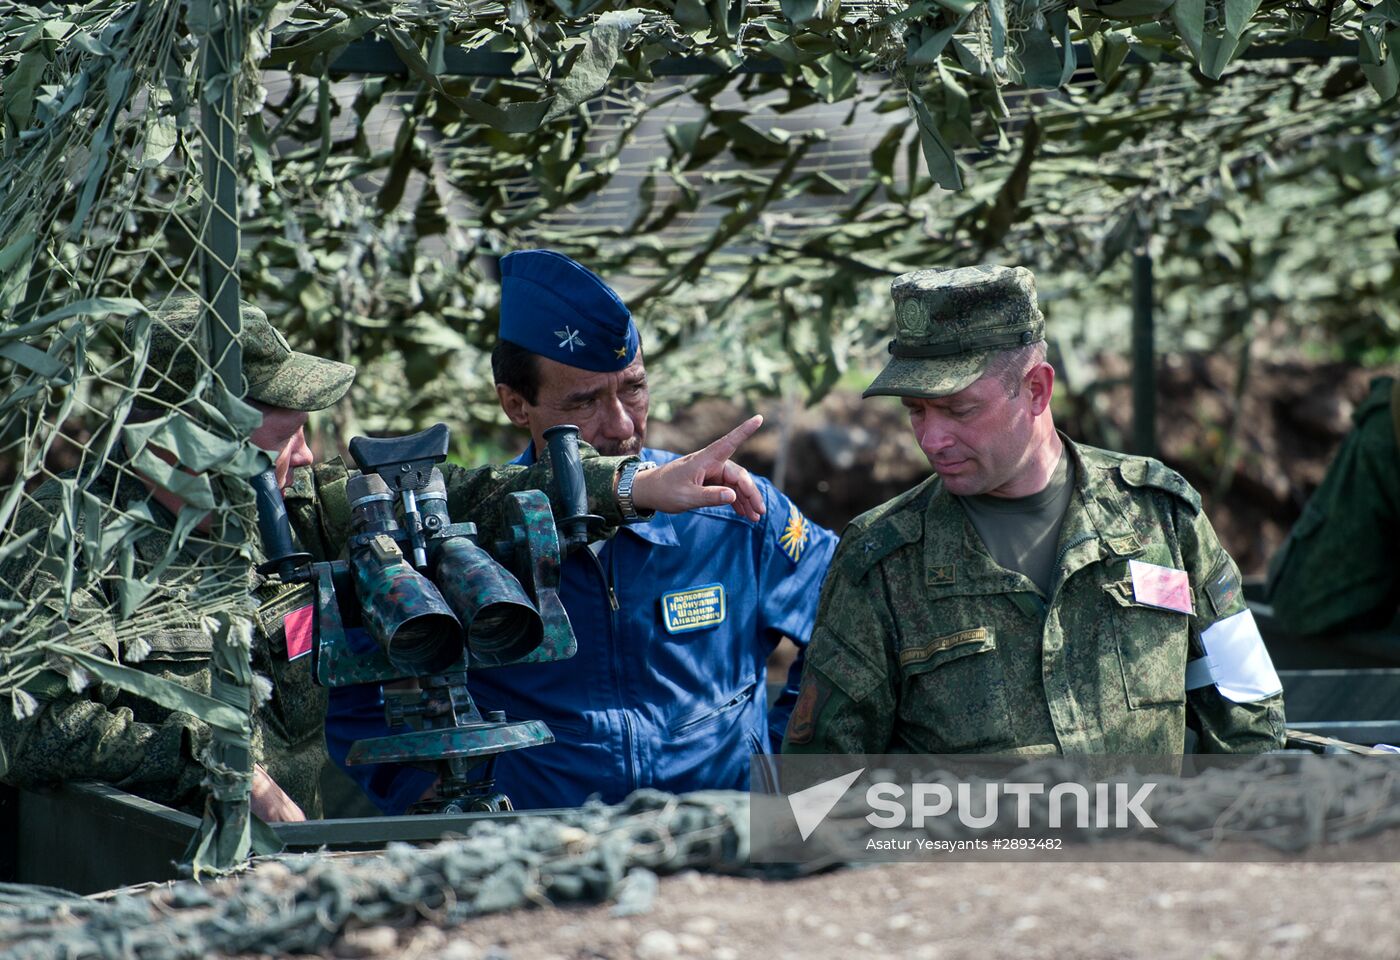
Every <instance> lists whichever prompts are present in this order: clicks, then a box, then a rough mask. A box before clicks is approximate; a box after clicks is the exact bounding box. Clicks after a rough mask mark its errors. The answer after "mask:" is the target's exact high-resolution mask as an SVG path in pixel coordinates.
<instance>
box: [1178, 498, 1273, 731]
mask: <svg viewBox="0 0 1400 960" xmlns="http://www.w3.org/2000/svg"><path fill="white" fill-rule="evenodd" d="M1177 521H1178V526H1177V529H1178V530H1179V531H1180V546H1181V555H1182V560H1183V562H1184V564H1185V566H1186V571H1187V573H1188V575H1189V576H1190V578H1191V584H1192V587H1193V593H1194V596H1193V597H1192V600H1193V605H1194V606H1195V613H1194V615H1193V616H1192V617H1191V638H1190V642H1191V656H1192V657H1193V658H1198V657H1201V656H1205V657H1207V658H1208V659H1209V660H1210V661H1211V663H1212V666H1213V670H1212V673H1213V676H1214V682H1212V683H1206V684H1205V685H1203V686H1199V687H1197V688H1196V689H1193V690H1190V691H1189V692H1188V693H1187V698H1186V699H1187V707H1188V712H1187V723H1188V724H1189V725H1190V726H1191V727H1192V728H1193V729H1195V730H1196V733H1197V734H1198V735H1199V736H1200V745H1199V749H1200V750H1201V752H1203V753H1259V752H1263V751H1265V750H1276V749H1279V748H1281V747H1282V746H1283V742H1284V717H1283V693H1282V687H1281V685H1280V684H1279V680H1278V674H1277V673H1275V672H1274V668H1273V664H1272V663H1271V662H1270V659H1269V652H1268V650H1267V649H1266V648H1265V646H1264V641H1263V638H1262V637H1261V636H1260V635H1259V627H1258V625H1257V624H1255V622H1254V615H1253V614H1252V613H1250V611H1249V608H1248V607H1247V606H1246V605H1245V602H1244V593H1243V590H1242V589H1241V587H1240V571H1239V567H1237V566H1236V565H1235V561H1234V560H1233V559H1232V558H1231V557H1230V555H1229V554H1228V553H1226V552H1225V548H1224V547H1222V546H1221V545H1220V540H1219V538H1217V537H1216V535H1215V530H1214V528H1212V526H1211V523H1210V520H1209V519H1207V518H1206V515H1205V512H1204V511H1198V512H1193V513H1191V514H1190V515H1189V516H1188V515H1187V514H1186V513H1185V512H1184V511H1179V512H1178V517H1177ZM1187 679H1188V683H1189V682H1190V680H1191V677H1190V675H1189V673H1188V678H1187Z"/></svg>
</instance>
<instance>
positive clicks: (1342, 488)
mask: <svg viewBox="0 0 1400 960" xmlns="http://www.w3.org/2000/svg"><path fill="white" fill-rule="evenodd" d="M1353 421H1354V423H1355V424H1356V426H1355V428H1354V429H1353V430H1352V431H1351V433H1349V434H1347V437H1346V439H1345V440H1344V441H1342V446H1341V449H1340V450H1338V451H1337V456H1336V457H1335V458H1334V459H1333V460H1332V463H1331V465H1330V466H1328V468H1327V475H1326V476H1325V477H1323V480H1322V485H1321V486H1320V487H1318V488H1317V492H1316V493H1314V494H1313V495H1312V498H1311V499H1310V500H1308V505H1307V506H1306V507H1305V508H1304V509H1303V515H1302V516H1301V517H1299V518H1298V522H1297V523H1296V524H1294V526H1293V531H1292V532H1291V533H1290V534H1289V536H1288V539H1287V540H1286V541H1284V544H1283V546H1282V548H1280V550H1279V552H1278V554H1277V555H1275V557H1274V560H1273V563H1272V565H1271V567H1270V570H1269V599H1270V601H1271V602H1272V603H1273V605H1274V617H1275V619H1276V620H1277V621H1278V623H1279V625H1280V626H1281V627H1282V628H1283V629H1285V630H1287V631H1288V632H1289V633H1292V634H1296V635H1298V636H1322V635H1326V634H1334V633H1341V632H1346V631H1350V630H1375V629H1381V628H1384V627H1386V626H1387V625H1389V624H1390V623H1391V622H1393V621H1394V620H1395V615H1396V613H1397V612H1400V380H1397V379H1396V378H1394V377H1377V378H1376V379H1374V380H1372V381H1371V392H1370V393H1369V394H1368V395H1367V397H1366V399H1365V400H1363V401H1362V402H1361V405H1360V406H1359V407H1357V408H1356V414H1355V416H1354V418H1353Z"/></svg>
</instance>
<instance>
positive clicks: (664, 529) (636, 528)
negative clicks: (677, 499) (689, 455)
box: [511, 441, 681, 547]
mask: <svg viewBox="0 0 1400 960" xmlns="http://www.w3.org/2000/svg"><path fill="white" fill-rule="evenodd" d="M654 453H655V451H653V450H652V449H651V448H650V447H643V448H642V459H643V460H657V457H656V456H655V455H654ZM536 459H537V458H536V456H535V444H534V442H533V441H532V442H531V443H530V445H529V446H527V447H526V448H525V450H524V452H523V453H521V454H520V456H518V457H516V458H515V459H514V460H512V461H511V463H516V464H519V465H521V466H523V467H529V466H533V465H534V463H535V460H536ZM658 462H665V461H664V460H660V461H658ZM618 532H619V534H622V533H625V534H627V535H629V536H633V537H637V538H638V539H640V540H645V541H646V542H647V543H650V544H652V545H653V546H658V547H677V546H680V542H681V541H680V537H679V536H677V534H676V523H675V518H674V517H672V516H671V515H670V514H669V513H658V514H657V515H656V516H654V517H652V518H651V519H650V520H645V521H642V522H640V523H628V524H624V525H623V526H622V527H621V528H620V529H619V531H618Z"/></svg>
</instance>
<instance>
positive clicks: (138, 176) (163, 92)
mask: <svg viewBox="0 0 1400 960" xmlns="http://www.w3.org/2000/svg"><path fill="white" fill-rule="evenodd" d="M245 12H246V11H245V10H244V8H243V7H242V6H241V5H238V4H229V5H226V6H224V7H217V6H214V5H194V6H190V7H187V6H185V5H181V4H134V5H104V6H98V5H91V6H89V7H85V8H81V10H79V11H78V13H79V14H80V17H79V19H77V20H76V21H75V22H72V23H50V24H48V25H46V26H45V27H42V28H40V36H39V38H38V39H37V41H36V42H34V43H32V44H31V45H30V46H29V47H28V48H27V49H26V50H25V52H24V53H23V55H22V57H21V58H20V61H19V64H18V66H17V68H16V72H15V73H13V74H11V76H10V78H9V82H20V83H28V84H30V85H32V87H33V89H34V90H37V91H39V95H38V96H37V97H36V98H35V100H34V109H35V111H36V113H35V115H34V116H33V117H25V116H23V115H21V116H19V117H14V116H13V115H11V117H10V118H9V119H10V120H12V121H13V125H11V126H9V127H8V129H7V134H6V137H5V140H4V156H3V159H0V185H2V186H3V194H0V235H3V236H4V237H6V238H7V239H8V245H7V247H6V250H5V254H4V255H0V260H3V261H4V263H3V266H4V272H3V281H2V285H0V299H2V300H3V302H2V303H0V311H3V313H4V315H5V316H6V318H7V321H6V323H5V327H4V330H3V332H2V333H0V358H3V359H0V378H3V383H4V386H3V388H0V393H3V395H4V399H3V400H0V471H3V480H4V486H5V490H6V495H5V497H4V500H3V503H0V657H2V658H3V659H0V689H3V690H4V691H5V693H6V694H7V695H8V698H9V707H8V709H7V711H6V713H7V714H8V716H6V717H4V723H5V724H6V725H7V726H10V727H11V728H13V727H14V725H16V724H20V723H22V722H24V721H26V720H29V719H30V718H31V716H32V715H33V714H35V713H36V711H38V709H39V707H40V705H41V704H43V703H50V704H52V708H51V710H50V713H49V715H48V717H47V719H46V720H45V722H44V726H42V728H40V729H39V730H38V731H36V732H33V733H25V734H23V735H15V736H7V738H6V739H7V741H8V742H9V744H11V746H12V753H11V755H10V756H8V757H7V758H6V764H7V767H8V771H7V772H8V775H9V777H10V778H11V779H12V781H15V782H21V783H30V782H35V781H39V782H42V781H45V780H50V779H61V778H62V777H63V775H64V773H65V771H66V770H67V769H68V768H69V767H72V768H73V769H74V770H75V771H78V772H80V773H82V772H86V773H89V774H91V773H92V772H93V771H101V772H102V773H105V774H106V775H108V776H109V777H110V778H111V779H115V780H122V779H125V778H127V777H128V776H130V777H132V778H134V779H138V778H139V776H138V774H139V772H140V771H139V766H140V764H141V763H142V762H143V761H141V760H140V758H139V756H138V755H136V754H132V755H130V756H126V757H123V756H116V757H113V756H110V755H108V754H109V752H115V753H118V754H120V753H121V751H120V750H119V749H118V750H116V751H113V747H112V745H111V744H110V743H105V742H104V739H103V738H104V736H112V737H119V738H120V737H124V738H125V740H124V741H123V742H125V743H128V744H133V745H135V744H137V743H138V741H141V740H142V739H143V738H144V737H145V736H146V734H143V733H140V732H130V731H128V729H127V728H128V725H129V723H130V714H129V713H125V714H124V713H123V712H122V711H121V710H119V709H117V708H116V707H112V708H111V709H110V710H109V709H107V708H106V706H105V705H110V704H111V703H112V702H113V700H114V699H115V697H116V696H117V695H118V691H125V692H127V693H131V694H135V695H137V696H139V697H142V698H146V699H149V700H153V701H155V702H156V703H158V704H160V705H162V706H163V707H165V708H167V709H171V710H177V711H181V712H183V713H186V714H190V715H194V716H199V717H201V718H202V722H203V723H204V724H206V725H208V726H209V727H212V729H213V734H212V736H213V749H212V751H211V752H209V753H205V754H202V755H201V756H202V759H204V760H205V762H206V763H207V764H208V765H209V767H210V777H211V780H210V783H211V784H212V786H213V787H214V795H215V796H216V797H219V798H224V799H227V798H232V797H236V796H238V794H239V792H240V788H241V789H242V790H243V791H246V776H247V769H246V764H244V765H241V766H242V769H240V764H238V763H237V762H231V759H230V756H229V755H227V754H226V753H221V752H220V750H219V747H220V745H223V746H230V745H232V746H237V745H240V744H242V745H243V749H244V750H245V752H246V743H247V738H248V735H249V723H248V707H249V691H250V689H251V686H252V677H251V673H250V669H249V666H248V641H247V636H248V629H249V620H248V617H249V614H250V598H249V581H248V574H249V563H248V561H249V559H250V558H251V556H252V554H251V552H250V547H249V546H248V533H249V531H251V530H252V529H253V524H254V523H255V515H254V510H253V507H252V497H251V492H250V490H249V488H248V486H247V484H246V482H245V481H246V479H247V478H248V477H249V476H251V475H252V474H253V473H255V472H259V471H260V470H261V469H263V467H264V466H265V465H266V460H265V458H264V457H263V456H262V455H261V454H259V453H258V452H257V451H256V450H255V449H253V448H251V447H250V446H249V445H248V444H247V443H246V440H245V438H247V437H248V435H249V433H250V431H251V430H252V429H253V428H254V427H255V426H256V425H257V424H258V423H259V421H260V414H258V413H257V411H256V410H254V409H253V408H252V407H250V406H248V405H247V404H245V403H244V402H243V401H242V400H240V399H239V398H240V397H241V396H242V394H243V385H242V382H241V381H231V380H230V376H231V375H232V376H234V377H237V376H239V375H240V374H239V370H240V361H239V357H238V354H237V353H236V352H234V353H232V354H229V353H228V346H227V344H228V334H227V333H222V334H221V333H220V332H219V331H218V330H216V329H213V326H214V325H213V324H211V323H207V322H201V321H200V319H199V318H201V317H205V316H210V315H213V314H214V313H215V311H214V308H213V305H212V303H211V302H210V300H206V299H205V294H206V291H207V292H208V295H209V297H210V298H219V297H222V298H224V299H225V300H231V302H232V303H233V304H236V303H237V283H236V278H235V277H234V275H233V274H232V272H231V271H232V268H233V265H232V264H231V263H229V262H227V261H228V259H229V257H228V251H229V250H230V249H232V250H234V251H236V250H237V233H236V227H234V226H233V225H234V224H236V222H237V221H236V217H237V211H236V210H234V209H230V208H229V205H228V200H227V197H226V196H225V197H223V198H221V199H217V198H215V197H214V196H213V195H212V190H210V189H208V186H207V185H208V184H209V183H211V182H212V181H213V180H214V179H216V178H214V177H210V176H207V175H206V171H207V170H215V169H218V168H220V167H222V168H223V170H224V175H225V176H227V175H229V174H231V173H233V172H234V171H235V170H236V168H237V156H236V155H234V156H230V155H228V147H227V143H226V142H223V143H218V142H214V141H211V132H217V131H218V130H219V129H220V128H222V129H224V130H227V129H237V126H238V124H239V122H240V117H239V116H238V115H237V114H238V109H237V99H236V96H235V95H234V94H236V91H235V90H234V89H233V88H234V86H235V85H236V84H237V81H238V77H239V75H240V73H241V62H240V50H241V47H242V44H241V37H242V25H241V18H242V17H243V16H244V15H245ZM225 15H226V16H229V17H230V18H232V19H231V21H230V22H229V23H226V24H223V25H222V27H221V26H220V24H219V23H218V22H217V18H218V17H219V16H225ZM223 27H229V28H230V29H223ZM194 30H197V31H201V32H203V33H204V34H205V35H208V36H213V37H217V38H218V39H217V41H216V42H217V44H219V46H218V48H217V52H218V54H219V55H220V56H221V57H222V58H223V61H224V62H227V63H231V64H232V65H233V69H230V70H225V71H224V72H223V73H222V74H215V73H214V72H213V71H212V70H210V69H207V67H206V65H205V62H204V57H209V56H211V55H212V54H211V50H214V49H215V48H214V47H212V46H211V45H210V44H209V43H208V42H206V46H205V49H204V51H203V53H204V57H201V56H199V55H198V50H197V47H196V44H195V42H194V41H193V40H192V32H191V31H194ZM16 101H17V102H19V103H21V104H22V103H23V102H24V99H23V98H22V97H17V98H16ZM230 229H232V230H233V231H234V232H233V233H232V234H230V233H229V231H230ZM230 236H231V237H232V244H231V246H230V243H229V239H230ZM221 259H222V261H223V262H222V263H220V260H221ZM224 310H225V314H224V315H225V318H227V307H225V308H224ZM233 313H234V316H235V318H236V314H237V311H236V307H235V310H234V311H233ZM177 318H183V321H180V320H178V319H177ZM158 342H160V343H163V344H164V345H163V346H162V347H161V348H160V350H158V351H157V352H156V355H153V352H152V347H153V344H155V343H158ZM211 358H212V359H211ZM181 633H186V634H188V633H197V634H202V635H204V636H206V637H207V638H208V639H206V641H205V644H206V649H207V648H208V647H210V646H212V648H213V651H214V653H213V663H214V668H213V670H212V674H213V678H212V681H211V684H212V687H211V688H210V689H206V690H204V691H202V692H201V691H199V690H197V689H190V686H191V684H183V685H182V684H180V683H177V682H174V678H171V677H169V676H165V675H159V676H158V675H156V672H154V671H143V670H141V669H139V668H137V667H134V666H132V665H133V664H139V663H140V662H141V661H143V660H145V659H146V658H147V657H148V656H150V655H151V653H152V644H153V643H157V644H158V643H159V639H160V638H162V637H165V638H168V637H170V636H172V635H177V634H181ZM164 653H165V655H167V656H169V655H171V653H172V651H171V650H168V649H167V650H165V651H164ZM206 656H207V654H206ZM178 672H179V671H178V670H173V669H172V670H171V671H166V672H165V673H166V674H169V673H178ZM193 686H196V687H197V686H198V685H197V684H195V685H193ZM17 744H23V745H24V748H23V750H22V751H20V752H18V753H15V752H13V746H14V745H17ZM244 849H245V850H246V835H245V847H244Z"/></svg>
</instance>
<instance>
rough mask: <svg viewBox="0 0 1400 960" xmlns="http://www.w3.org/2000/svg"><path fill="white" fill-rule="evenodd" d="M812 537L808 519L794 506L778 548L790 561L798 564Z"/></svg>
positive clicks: (779, 539)
mask: <svg viewBox="0 0 1400 960" xmlns="http://www.w3.org/2000/svg"><path fill="white" fill-rule="evenodd" d="M811 536H812V531H811V528H810V527H809V526H808V524H807V518H806V517H804V516H803V515H802V512H801V511H800V510H798V509H797V507H796V506H793V508H792V512H791V513H789V514H788V519H787V526H785V527H783V533H782V536H780V537H779V538H778V546H779V547H781V548H782V551H783V553H785V554H787V557H788V559H789V560H791V561H792V562H793V563H796V562H797V561H799V560H801V559H802V551H803V550H804V549H805V548H806V546H807V541H808V540H809V539H811Z"/></svg>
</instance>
